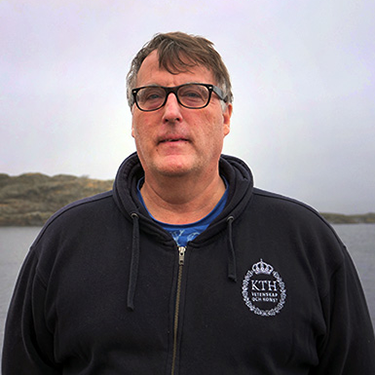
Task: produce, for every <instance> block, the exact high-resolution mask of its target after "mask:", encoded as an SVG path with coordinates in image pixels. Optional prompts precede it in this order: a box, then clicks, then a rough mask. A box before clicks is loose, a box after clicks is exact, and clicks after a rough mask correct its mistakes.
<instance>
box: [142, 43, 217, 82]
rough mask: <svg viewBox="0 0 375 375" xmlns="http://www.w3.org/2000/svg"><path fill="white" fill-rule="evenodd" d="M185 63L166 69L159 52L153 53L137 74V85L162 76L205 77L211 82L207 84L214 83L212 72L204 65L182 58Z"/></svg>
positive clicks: (171, 65)
mask: <svg viewBox="0 0 375 375" xmlns="http://www.w3.org/2000/svg"><path fill="white" fill-rule="evenodd" d="M181 60H182V61H183V63H182V64H179V65H177V66H176V67H174V66H175V65H176V64H175V63H174V64H170V65H168V66H167V68H165V67H164V66H162V65H161V64H160V61H159V55H158V52H157V50H154V51H152V52H151V53H150V54H149V55H148V56H147V57H146V58H145V59H144V60H143V62H142V64H141V67H140V69H139V71H138V74H137V85H139V84H140V83H142V84H143V83H144V82H145V81H148V80H150V79H152V77H155V76H160V75H171V76H185V75H186V76H187V77H188V76H190V77H194V76H199V77H205V80H209V82H206V83H215V82H213V74H212V72H211V71H210V70H209V69H208V68H206V67H205V66H203V65H200V64H195V63H192V62H191V60H186V62H185V61H184V60H183V58H182V57H181Z"/></svg>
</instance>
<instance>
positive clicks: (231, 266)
mask: <svg viewBox="0 0 375 375" xmlns="http://www.w3.org/2000/svg"><path fill="white" fill-rule="evenodd" d="M233 220H234V217H233V216H229V217H228V219H227V223H228V232H229V233H228V237H229V251H230V252H229V261H228V278H229V279H231V280H233V281H234V282H237V265H236V252H235V250H234V246H233V228H232V223H233Z"/></svg>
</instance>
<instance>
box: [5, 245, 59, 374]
mask: <svg viewBox="0 0 375 375" xmlns="http://www.w3.org/2000/svg"><path fill="white" fill-rule="evenodd" d="M37 266H38V258H37V255H36V254H35V251H33V249H31V250H30V252H29V254H28V256H27V258H26V260H25V261H24V263H23V266H22V269H21V271H20V275H19V277H18V280H17V283H16V287H15V290H14V294H13V297H12V301H11V304H10V307H9V311H8V316H7V322H6V326H5V336H4V346H3V358H2V374H3V375H23V374H25V375H26V374H27V375H57V374H62V371H61V370H59V366H58V365H57V364H55V363H54V361H53V347H54V345H53V334H52V333H51V332H50V331H49V330H48V328H47V326H46V322H45V311H44V306H45V298H46V286H45V283H44V282H43V281H42V279H41V278H40V277H39V276H38V274H37Z"/></svg>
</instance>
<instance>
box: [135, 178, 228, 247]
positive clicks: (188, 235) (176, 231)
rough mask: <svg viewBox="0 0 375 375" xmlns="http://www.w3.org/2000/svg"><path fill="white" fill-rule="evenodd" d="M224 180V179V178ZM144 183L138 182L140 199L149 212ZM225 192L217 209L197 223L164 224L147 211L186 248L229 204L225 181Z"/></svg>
mask: <svg viewBox="0 0 375 375" xmlns="http://www.w3.org/2000/svg"><path fill="white" fill-rule="evenodd" d="M223 179H224V178H223ZM142 182H143V179H142V180H140V181H139V182H138V191H137V193H138V198H139V200H140V201H141V203H142V204H143V206H144V207H145V209H146V210H147V207H146V205H145V202H144V200H143V198H142V194H141V190H140V186H141V184H142ZM224 182H225V187H226V189H225V192H224V194H223V196H222V197H221V199H220V201H219V202H218V204H217V205H216V206H215V208H214V209H213V210H212V211H211V212H210V213H209V214H208V215H207V216H205V217H204V218H203V219H201V220H199V221H196V222H194V223H189V224H167V223H163V222H161V221H158V220H156V219H155V218H154V217H152V215H151V214H150V212H149V211H148V210H147V212H148V213H149V215H150V216H151V217H152V218H153V220H155V222H157V223H158V224H159V225H160V226H161V227H162V228H163V229H165V230H166V231H168V232H169V233H170V234H171V235H172V237H173V238H174V240H175V241H176V243H177V245H178V246H186V245H187V243H188V242H189V241H192V240H193V239H194V238H195V237H197V236H198V235H199V234H201V233H202V232H203V231H204V230H205V229H207V227H208V226H209V225H210V224H211V222H212V221H213V220H214V219H215V218H216V217H217V216H218V215H219V214H220V213H221V212H222V211H223V209H224V207H225V204H226V203H227V198H228V184H227V182H226V181H225V179H224Z"/></svg>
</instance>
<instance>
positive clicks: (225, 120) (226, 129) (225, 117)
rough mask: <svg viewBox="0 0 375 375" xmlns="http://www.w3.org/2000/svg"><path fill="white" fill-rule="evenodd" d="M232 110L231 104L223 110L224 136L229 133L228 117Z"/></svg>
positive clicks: (229, 117) (230, 115)
mask: <svg viewBox="0 0 375 375" xmlns="http://www.w3.org/2000/svg"><path fill="white" fill-rule="evenodd" d="M232 112H233V105H232V104H228V105H227V106H226V108H225V110H224V111H223V130H224V137H225V136H226V135H228V134H229V132H230V119H231V117H232Z"/></svg>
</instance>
